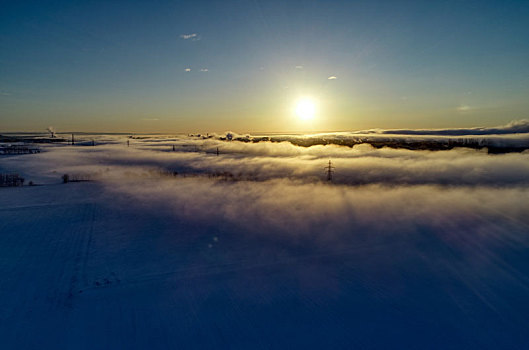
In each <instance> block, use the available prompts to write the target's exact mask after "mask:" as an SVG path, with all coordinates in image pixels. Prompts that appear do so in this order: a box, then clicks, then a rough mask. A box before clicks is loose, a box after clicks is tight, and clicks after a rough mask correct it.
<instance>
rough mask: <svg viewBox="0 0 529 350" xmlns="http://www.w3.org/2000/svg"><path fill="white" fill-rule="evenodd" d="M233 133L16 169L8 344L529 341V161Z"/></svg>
mask: <svg viewBox="0 0 529 350" xmlns="http://www.w3.org/2000/svg"><path fill="white" fill-rule="evenodd" d="M216 142H217V141H212V140H205V141H197V140H195V139H187V138H184V137H172V138H169V137H161V136H157V137H156V138H154V137H153V138H148V139H145V140H132V142H131V147H127V146H126V139H125V138H124V137H122V136H100V139H98V146H96V147H90V146H75V147H72V146H65V145H48V146H43V147H42V150H43V152H42V153H40V154H31V155H19V156H8V157H3V158H0V172H2V173H12V172H17V173H19V174H21V175H23V176H24V177H25V178H26V183H27V181H29V180H33V181H34V182H35V183H36V184H38V186H32V187H29V186H24V187H21V188H0V275H1V276H2V283H1V285H0V348H1V349H46V348H49V349H118V348H122V349H125V348H126V349H135V348H137V349H145V348H149V349H167V348H241V349H248V348H252V349H253V348H257V349H259V348H264V349H267V348H346V349H351V348H367V349H371V348H407V349H425V348H428V349H446V348H461V349H463V348H464V349H469V348H480V349H499V348H509V349H527V348H529V335H528V333H527V324H529V303H527V296H528V295H529V249H528V248H529V186H528V181H529V176H527V175H528V174H529V168H528V165H527V164H528V163H529V154H528V153H521V154H507V155H488V154H486V153H485V152H480V151H473V150H452V151H445V152H427V151H406V150H387V149H380V150H375V149H372V148H362V147H359V148H357V147H355V148H354V149H349V148H346V149H343V148H341V147H337V146H328V147H327V146H315V147H310V148H308V149H304V148H299V147H295V146H291V145H285V144H270V143H259V144H255V145H253V144H242V143H230V144H227V143H222V142H219V143H216ZM173 144H176V145H177V146H178V147H176V149H177V151H176V152H172V151H171V148H170V147H171V146H172V145H173ZM195 144H197V145H198V146H199V147H198V148H195V147H194V145H195ZM190 145H193V147H190ZM218 145H220V147H222V148H223V149H222V152H221V155H220V156H216V155H215V154H212V153H208V152H209V150H210V149H212V148H213V149H214V148H215V147H217V146H218ZM329 157H332V159H333V163H334V164H335V165H336V167H337V169H336V182H335V183H333V184H328V183H326V182H325V181H323V180H321V179H323V178H324V176H325V174H324V172H323V166H325V165H326V164H325V163H326V162H327V160H328V159H329ZM278 169H279V170H278ZM373 169H375V170H373ZM222 171H226V172H227V171H230V172H232V173H233V177H234V178H235V180H233V179H232V178H230V177H227V176H223V175H219V176H216V175H215V176H213V174H215V173H216V172H222ZM174 172H178V175H177V176H174ZM64 173H68V174H80V175H85V176H88V175H90V177H91V178H92V179H94V181H90V182H76V183H68V184H62V183H61V182H62V180H61V176H62V175H63V174H64ZM358 173H360V175H359V174H358ZM344 174H347V176H346V175H344ZM340 176H341V178H340ZM428 179H430V180H429V181H427V180H428ZM360 180H361V181H360Z"/></svg>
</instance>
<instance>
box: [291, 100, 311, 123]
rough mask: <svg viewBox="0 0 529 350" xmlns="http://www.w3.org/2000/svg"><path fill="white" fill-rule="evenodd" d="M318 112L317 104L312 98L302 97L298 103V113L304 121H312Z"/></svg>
mask: <svg viewBox="0 0 529 350" xmlns="http://www.w3.org/2000/svg"><path fill="white" fill-rule="evenodd" d="M315 114H316V104H315V103H314V101H313V100H312V99H310V98H307V97H305V98H302V99H300V100H298V101H297V103H296V115H297V116H298V117H299V119H300V120H302V121H310V120H312V119H314V115H315Z"/></svg>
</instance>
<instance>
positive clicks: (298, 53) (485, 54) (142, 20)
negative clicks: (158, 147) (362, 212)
mask: <svg viewBox="0 0 529 350" xmlns="http://www.w3.org/2000/svg"><path fill="white" fill-rule="evenodd" d="M2 6H3V10H2V12H1V14H0V18H1V22H0V33H1V34H0V115H1V119H0V130H3V131H15V130H20V131H24V130H41V129H43V128H45V127H46V126H49V125H53V126H55V127H56V128H57V129H58V130H79V131H135V132H140V131H145V132H154V131H158V132H179V131H182V132H192V131H224V130H228V129H229V130H235V131H240V132H247V131H248V132H251V131H303V130H307V131H309V130H321V131H323V130H326V131H329V130H357V129H364V128H375V127H376V128H395V127H403V128H404V127H406V128H411V127H418V128H429V127H432V128H436V127H458V126H461V127H463V126H474V125H480V126H491V125H498V124H504V123H506V122H508V121H510V120H513V119H522V118H527V117H528V114H529V113H528V112H529V102H527V100H529V99H528V98H527V96H529V67H528V65H527V62H529V45H527V42H529V3H528V2H526V1H511V2H509V1H445V2H428V1H343V2H341V1H330V2H329V1H287V2H285V1H189V2H185V1H184V2H182V1H180V2H178V1H143V2H140V1H136V2H134V1H128V2H121V1H112V2H104V1H54V2H47V1H37V2H24V1H21V2H13V3H5V4H3V5H2ZM186 70H190V71H186ZM330 77H335V78H336V79H329V78H330ZM301 97H307V98H310V99H311V100H313V101H314V104H315V106H316V115H315V118H314V120H312V121H311V122H310V123H307V122H301V121H300V120H299V119H298V118H296V116H295V113H294V112H293V110H295V104H296V101H297V100H299V98H301Z"/></svg>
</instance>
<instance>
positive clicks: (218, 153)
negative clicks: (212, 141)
mask: <svg viewBox="0 0 529 350" xmlns="http://www.w3.org/2000/svg"><path fill="white" fill-rule="evenodd" d="M218 156H219V148H218V147H217V157H218Z"/></svg>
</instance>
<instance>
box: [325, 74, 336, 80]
mask: <svg viewBox="0 0 529 350" xmlns="http://www.w3.org/2000/svg"><path fill="white" fill-rule="evenodd" d="M327 79H329V80H336V79H338V78H337V77H336V76H334V75H331V76H330V77H328V78H327Z"/></svg>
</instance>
